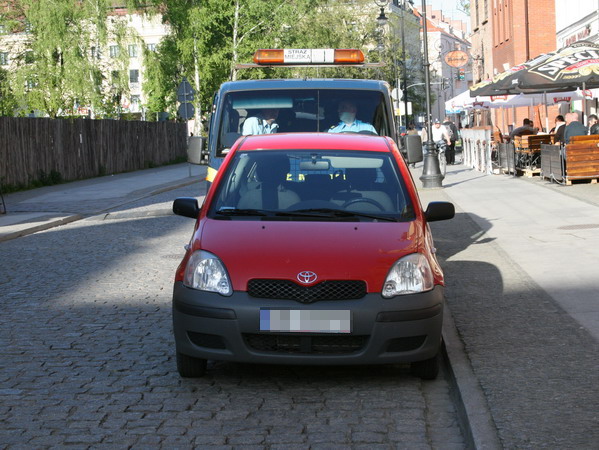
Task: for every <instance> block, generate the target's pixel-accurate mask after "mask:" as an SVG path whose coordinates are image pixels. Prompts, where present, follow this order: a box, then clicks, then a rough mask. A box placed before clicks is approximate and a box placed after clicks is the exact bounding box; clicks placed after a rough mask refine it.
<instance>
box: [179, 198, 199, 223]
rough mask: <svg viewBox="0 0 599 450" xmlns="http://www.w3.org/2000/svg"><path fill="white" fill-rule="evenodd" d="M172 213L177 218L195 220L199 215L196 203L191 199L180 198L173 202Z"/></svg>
mask: <svg viewBox="0 0 599 450" xmlns="http://www.w3.org/2000/svg"><path fill="white" fill-rule="evenodd" d="M173 212H174V213H175V214H176V215H178V216H183V217H191V218H192V219H197V218H198V215H199V214H200V207H199V206H198V201H197V200H196V199H195V198H193V197H181V198H177V199H175V201H174V202H173Z"/></svg>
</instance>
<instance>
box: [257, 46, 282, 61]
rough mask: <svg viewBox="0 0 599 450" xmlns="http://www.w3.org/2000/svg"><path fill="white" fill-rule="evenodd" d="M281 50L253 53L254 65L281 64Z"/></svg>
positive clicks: (265, 50) (264, 50)
mask: <svg viewBox="0 0 599 450" xmlns="http://www.w3.org/2000/svg"><path fill="white" fill-rule="evenodd" d="M284 53H285V51H284V50H283V49H263V50H258V51H257V52H256V53H254V62H255V63H256V64H283V63H284V62H285V61H284Z"/></svg>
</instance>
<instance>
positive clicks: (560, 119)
mask: <svg viewBox="0 0 599 450" xmlns="http://www.w3.org/2000/svg"><path fill="white" fill-rule="evenodd" d="M565 125H566V121H565V120H564V116H562V115H561V114H559V115H557V116H555V126H554V127H553V128H552V129H551V130H550V131H549V134H555V138H554V139H553V140H554V142H556V143H557V142H562V141H563V139H564V130H565V129H566V127H565Z"/></svg>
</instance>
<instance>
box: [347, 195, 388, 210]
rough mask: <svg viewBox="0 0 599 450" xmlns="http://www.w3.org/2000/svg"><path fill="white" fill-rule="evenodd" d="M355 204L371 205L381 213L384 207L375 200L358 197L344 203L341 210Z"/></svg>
mask: <svg viewBox="0 0 599 450" xmlns="http://www.w3.org/2000/svg"><path fill="white" fill-rule="evenodd" d="M355 203H370V204H371V205H374V206H376V207H377V208H378V209H380V210H381V211H384V210H385V207H384V206H383V205H381V204H380V203H379V202H377V201H376V200H373V199H371V198H368V197H358V198H352V199H351V200H348V201H346V202H345V203H344V204H343V205H342V207H343V208H347V207H348V206H351V205H353V204H355Z"/></svg>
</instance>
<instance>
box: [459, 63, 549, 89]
mask: <svg viewBox="0 0 599 450" xmlns="http://www.w3.org/2000/svg"><path fill="white" fill-rule="evenodd" d="M550 57H551V54H550V53H544V54H542V55H539V56H537V57H535V58H533V59H531V60H529V61H527V62H525V63H522V64H518V65H516V66H513V67H510V68H509V69H508V70H506V71H504V72H501V73H500V74H498V75H495V76H494V77H493V78H492V79H490V80H484V81H482V82H480V83H477V84H475V85H473V86H472V87H470V96H471V97H478V96H491V95H516V94H522V93H528V92H535V90H534V89H524V88H522V87H520V86H519V79H520V77H521V76H522V74H524V73H525V72H526V71H527V70H528V69H529V68H530V67H532V66H536V65H538V64H540V63H542V62H543V61H546V60H547V59H548V58H550ZM550 90H553V89H550Z"/></svg>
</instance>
